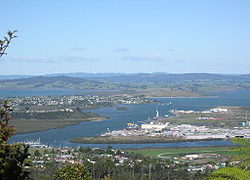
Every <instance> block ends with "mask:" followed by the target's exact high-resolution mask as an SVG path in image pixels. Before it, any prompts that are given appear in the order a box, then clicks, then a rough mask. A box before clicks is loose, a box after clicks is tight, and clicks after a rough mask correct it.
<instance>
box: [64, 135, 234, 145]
mask: <svg viewBox="0 0 250 180" xmlns="http://www.w3.org/2000/svg"><path fill="white" fill-rule="evenodd" d="M87 138H100V136H96V137H82V138H76V139H71V140H69V142H70V143H78V144H157V143H174V142H195V141H216V140H229V139H222V138H212V139H172V140H171V139H164V138H162V139H144V140H132V139H129V140H120V139H119V140H117V139H109V140H104V139H103V140H100V139H87ZM101 138H103V137H101ZM133 138H134V136H133Z"/></svg>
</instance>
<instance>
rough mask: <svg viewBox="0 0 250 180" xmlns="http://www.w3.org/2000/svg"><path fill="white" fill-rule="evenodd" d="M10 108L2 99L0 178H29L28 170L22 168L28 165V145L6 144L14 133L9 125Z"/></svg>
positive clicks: (7, 179)
mask: <svg viewBox="0 0 250 180" xmlns="http://www.w3.org/2000/svg"><path fill="white" fill-rule="evenodd" d="M10 110H11V109H10V107H9V105H8V102H7V101H4V102H3V107H2V108H1V109H0V112H1V121H0V179H3V180H5V179H6V180H9V179H13V180H14V179H20V180H21V179H22V180H24V179H29V172H28V171H25V170H24V166H29V163H28V161H27V158H28V156H29V153H28V146H26V145H24V144H12V145H9V144H7V140H8V139H9V138H10V136H11V135H12V134H14V127H12V126H9V121H10V117H9V111H10Z"/></svg>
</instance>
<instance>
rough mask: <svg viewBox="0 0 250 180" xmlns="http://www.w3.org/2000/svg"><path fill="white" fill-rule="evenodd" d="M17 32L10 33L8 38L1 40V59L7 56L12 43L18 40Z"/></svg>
mask: <svg viewBox="0 0 250 180" xmlns="http://www.w3.org/2000/svg"><path fill="white" fill-rule="evenodd" d="M16 32H17V31H8V33H7V34H8V36H5V37H4V38H3V39H2V40H0V57H2V56H3V55H7V53H6V52H5V51H6V49H7V48H8V47H9V44H10V42H11V41H12V39H14V38H16V37H17V36H16V35H15V34H16Z"/></svg>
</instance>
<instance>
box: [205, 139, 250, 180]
mask: <svg viewBox="0 0 250 180" xmlns="http://www.w3.org/2000/svg"><path fill="white" fill-rule="evenodd" d="M233 142H234V143H236V144H239V145H240V147H238V148H235V149H233V150H232V151H233V152H238V153H237V155H235V156H233V157H232V159H231V161H238V162H239V163H238V164H237V167H226V168H221V169H218V170H217V171H214V172H213V173H212V174H210V175H209V177H208V178H207V180H224V179H225V180H249V179H250V170H249V167H250V142H249V140H248V139H243V138H234V139H233Z"/></svg>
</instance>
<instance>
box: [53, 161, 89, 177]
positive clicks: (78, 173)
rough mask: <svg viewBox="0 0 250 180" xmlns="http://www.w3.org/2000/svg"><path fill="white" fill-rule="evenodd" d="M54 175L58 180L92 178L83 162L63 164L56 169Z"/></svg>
mask: <svg viewBox="0 0 250 180" xmlns="http://www.w3.org/2000/svg"><path fill="white" fill-rule="evenodd" d="M55 177H56V178H57V179H60V180H92V177H91V176H90V173H89V171H88V169H87V168H86V167H85V166H84V165H83V164H74V165H67V166H63V167H61V168H59V169H58V170H57V172H56V174H55Z"/></svg>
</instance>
